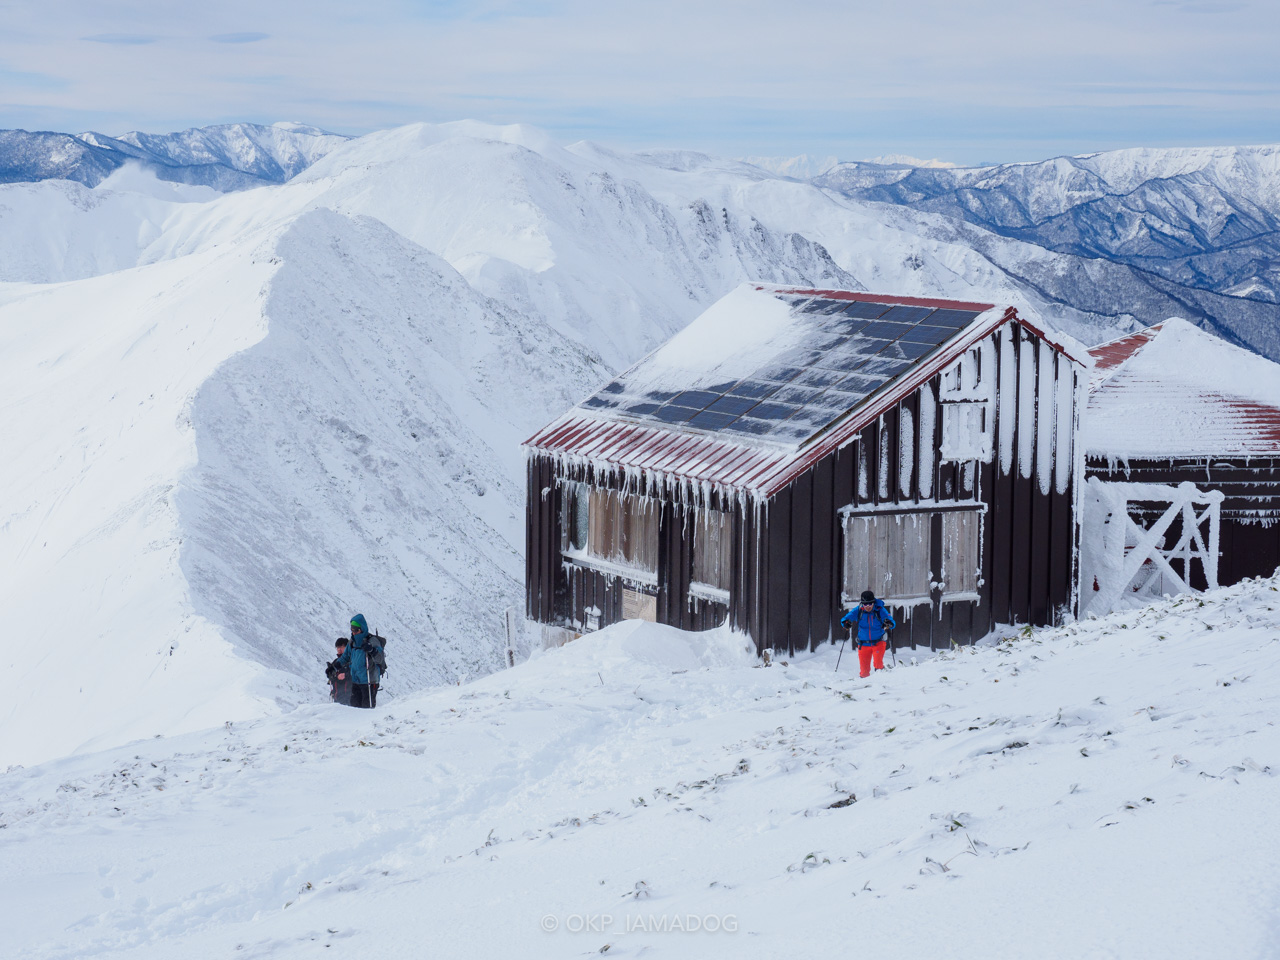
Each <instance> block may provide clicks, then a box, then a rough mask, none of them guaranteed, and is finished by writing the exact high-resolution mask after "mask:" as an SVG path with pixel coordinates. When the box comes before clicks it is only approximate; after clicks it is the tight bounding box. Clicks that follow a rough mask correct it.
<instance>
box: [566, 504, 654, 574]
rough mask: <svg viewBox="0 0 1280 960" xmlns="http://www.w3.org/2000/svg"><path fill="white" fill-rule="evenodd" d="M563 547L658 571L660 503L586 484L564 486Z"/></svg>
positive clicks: (570, 550)
mask: <svg viewBox="0 0 1280 960" xmlns="http://www.w3.org/2000/svg"><path fill="white" fill-rule="evenodd" d="M560 511H561V513H560V516H561V538H560V544H561V548H562V549H563V550H564V551H565V552H566V553H570V554H579V555H581V556H583V557H586V558H589V559H593V560H603V561H606V562H608V563H616V564H619V565H622V566H626V567H633V568H635V569H637V570H642V571H645V572H647V573H653V574H656V573H657V572H658V504H657V502H656V501H654V500H650V499H647V498H645V497H633V496H627V495H626V494H620V493H617V492H615V491H613V490H597V489H594V488H592V487H589V486H587V485H586V484H569V485H566V486H564V487H561V495H560Z"/></svg>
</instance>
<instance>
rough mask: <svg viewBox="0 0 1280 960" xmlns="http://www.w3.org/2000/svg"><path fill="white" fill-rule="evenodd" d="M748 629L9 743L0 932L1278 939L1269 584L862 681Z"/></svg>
mask: <svg viewBox="0 0 1280 960" xmlns="http://www.w3.org/2000/svg"><path fill="white" fill-rule="evenodd" d="M743 646H744V641H743V638H741V637H739V636H734V635H731V634H729V633H727V632H713V633H711V634H704V635H694V634H682V633H678V632H677V631H674V630H670V629H668V628H664V627H656V626H653V625H649V624H634V623H627V624H622V625H619V626H616V627H613V628H610V629H608V630H604V631H601V632H600V633H598V634H595V635H592V636H589V637H587V638H584V639H583V640H580V641H575V642H574V643H572V644H570V645H568V646H566V647H564V648H562V649H560V650H555V651H551V652H548V653H544V654H541V655H538V656H536V657H535V658H534V659H533V660H532V661H530V662H529V663H526V664H523V665H521V666H519V667H517V668H516V669H514V670H510V671H506V672H504V673H502V674H498V675H495V676H491V677H488V678H486V679H484V680H481V681H478V682H476V683H472V684H469V685H467V686H464V687H456V688H449V689H447V690H442V691H436V692H433V693H430V694H425V695H421V696H416V697H414V698H412V699H406V700H401V701H398V702H394V703H390V704H388V705H386V706H385V707H382V708H379V709H378V710H376V711H372V712H357V711H353V710H349V709H345V708H340V707H336V706H331V705H325V706H317V707H314V708H307V709H302V710H298V711H295V712H294V713H292V714H290V715H288V716H286V717H282V718H273V719H269V720H262V721H257V722H254V723H249V724H243V725H242V724H233V725H230V726H228V727H226V728H219V729H217V730H213V731H209V732H206V733H203V734H193V735H189V736H183V737H175V738H172V739H156V740H151V741H142V742H139V743H135V744H132V745H130V746H128V747H125V748H121V749H118V750H114V751H110V752H106V753H101V754H94V755H87V756H79V757H73V758H68V759H64V760H60V761H55V762H51V763H48V764H44V765H42V766H39V767H34V768H31V769H18V770H12V771H10V772H9V773H8V774H6V775H4V776H3V777H0V900H2V901H3V902H4V903H5V904H6V910H7V912H8V915H9V917H10V918H11V919H10V921H9V922H8V923H7V924H6V931H5V937H4V946H3V947H2V948H0V954H3V955H5V956H14V957H18V956H21V957H24V958H72V957H75V958H81V957H116V956H119V957H157V958H159V957H164V958H169V957H224V956H225V957H268V956H269V957H290V958H292V957H313V956H324V957H340V956H359V957H378V958H392V957H406V958H408V957H415V958H416V957H424V956H434V957H463V956H466V957H471V958H488V957H510V956H516V957H522V958H525V957H570V956H583V955H587V954H591V955H599V952H600V951H602V950H604V952H605V953H606V955H608V956H648V957H697V958H713V957H735V958H738V957H777V956H798V957H820V956H829V955H836V954H838V953H844V952H846V951H849V952H856V953H857V955H858V956H859V957H863V958H865V957H890V956H893V957H915V956H921V957H923V956H930V957H938V956H941V957H983V958H991V957H1032V956H1034V957H1063V958H1068V957H1069V958H1079V957H1086V956H1115V957H1125V958H1136V957H1161V958H1170V957H1212V956H1222V957H1232V958H1240V957H1264V956H1273V955H1274V952H1273V951H1274V947H1273V944H1274V943H1275V938H1276V934H1277V933H1280V923H1278V921H1277V917H1278V916H1280V913H1278V908H1280V879H1277V871H1276V869H1275V864H1276V862H1277V860H1278V858H1280V835H1278V834H1277V832H1276V831H1275V830H1274V828H1273V827H1272V823H1273V821H1274V817H1275V812H1274V811H1275V809H1276V802H1277V800H1278V799H1280V789H1278V787H1280V780H1278V779H1277V777H1276V773H1277V771H1280V731H1277V728H1276V726H1275V723H1276V718H1277V717H1280V709H1278V708H1280V669H1277V668H1278V667H1280V663H1278V661H1280V581H1278V580H1277V579H1272V580H1268V581H1255V582H1250V583H1246V584H1244V585H1241V586H1240V587H1236V588H1232V589H1229V590H1224V591H1219V592H1217V593H1215V594H1213V595H1210V596H1208V597H1205V598H1183V599H1180V600H1176V601H1167V602H1163V603H1160V604H1157V605H1156V606H1153V607H1149V608H1145V609H1143V610H1140V611H1131V612H1127V613H1122V614H1117V615H1114V616H1111V617H1108V618H1106V619H1102V620H1097V621H1089V622H1086V623H1082V624H1075V625H1070V626H1067V627H1063V628H1060V629H1056V630H1043V631H1035V632H1033V633H1031V634H1030V635H1029V636H1017V637H1015V638H1012V639H1009V640H1006V641H1003V642H1000V643H997V644H994V645H986V646H983V647H979V648H977V649H966V650H959V651H956V652H954V653H945V654H940V655H938V656H934V657H921V658H920V659H919V660H918V662H917V663H915V664H912V663H910V662H909V660H910V658H909V656H908V658H907V662H903V660H900V661H899V666H898V667H897V668H896V669H894V670H889V671H885V672H884V673H883V674H880V675H876V676H874V677H873V678H871V679H869V680H859V679H858V678H857V677H856V676H854V675H852V673H851V672H850V666H851V664H850V662H849V658H848V656H847V651H846V657H845V660H844V662H843V663H842V673H840V674H836V673H834V672H833V667H834V665H835V659H836V653H835V650H834V648H830V647H828V648H824V649H823V650H822V651H821V652H820V653H819V654H817V655H815V656H810V657H805V658H801V659H798V660H796V661H792V662H785V663H784V662H776V663H775V664H774V665H773V666H771V667H768V668H765V667H760V666H756V665H754V660H752V659H750V658H749V657H748V655H747V654H746V652H745V650H744V649H743ZM606 947H607V948H608V949H607V950H605V948H606Z"/></svg>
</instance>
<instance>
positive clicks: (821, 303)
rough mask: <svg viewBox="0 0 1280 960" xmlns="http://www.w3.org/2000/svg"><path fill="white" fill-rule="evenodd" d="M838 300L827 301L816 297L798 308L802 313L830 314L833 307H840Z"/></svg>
mask: <svg viewBox="0 0 1280 960" xmlns="http://www.w3.org/2000/svg"><path fill="white" fill-rule="evenodd" d="M839 305H840V301H838V300H827V299H826V298H824V297H815V298H814V299H812V300H810V301H809V302H808V303H805V304H801V306H800V307H799V308H798V309H799V311H800V312H801V313H830V312H831V308H832V307H833V306H839Z"/></svg>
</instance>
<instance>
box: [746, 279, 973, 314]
mask: <svg viewBox="0 0 1280 960" xmlns="http://www.w3.org/2000/svg"><path fill="white" fill-rule="evenodd" d="M755 286H756V289H757V290H769V291H772V292H774V293H788V294H792V295H794V296H802V297H826V298H827V299H828V300H855V301H858V302H860V303H894V304H898V305H899V306H903V307H933V308H934V309H938V310H976V311H977V312H979V313H985V312H986V311H988V310H990V309H992V308H993V307H994V306H995V304H994V303H972V302H970V301H968V300H937V299H934V298H932V297H896V296H888V295H886V294H879V293H857V292H854V291H852V290H818V289H815V288H812V287H779V286H774V285H772V284H767V283H758V284H756V285H755Z"/></svg>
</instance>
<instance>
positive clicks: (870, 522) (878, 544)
mask: <svg viewBox="0 0 1280 960" xmlns="http://www.w3.org/2000/svg"><path fill="white" fill-rule="evenodd" d="M931 517H932V514H929V513H899V514H880V515H873V516H848V517H846V518H845V522H844V594H845V597H846V598H849V597H856V596H858V594H860V593H861V592H862V591H863V590H873V591H875V595H876V596H877V597H881V598H883V599H886V600H915V599H925V600H927V599H928V598H929V539H930V537H929V530H930V518H931Z"/></svg>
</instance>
